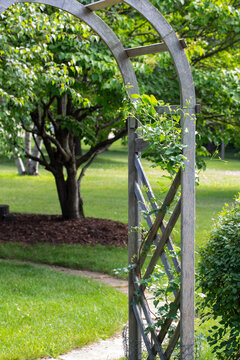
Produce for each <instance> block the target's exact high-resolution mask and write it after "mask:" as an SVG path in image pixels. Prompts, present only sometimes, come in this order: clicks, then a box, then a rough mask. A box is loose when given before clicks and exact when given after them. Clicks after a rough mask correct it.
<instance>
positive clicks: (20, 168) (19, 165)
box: [15, 149, 26, 175]
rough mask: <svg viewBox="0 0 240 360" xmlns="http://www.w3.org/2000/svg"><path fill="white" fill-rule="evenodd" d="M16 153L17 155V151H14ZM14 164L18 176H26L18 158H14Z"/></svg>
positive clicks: (21, 162)
mask: <svg viewBox="0 0 240 360" xmlns="http://www.w3.org/2000/svg"><path fill="white" fill-rule="evenodd" d="M16 153H17V149H16ZM15 164H16V166H17V169H18V174H19V175H25V174H26V171H25V167H24V164H23V161H22V159H21V158H20V156H17V157H16V159H15Z"/></svg>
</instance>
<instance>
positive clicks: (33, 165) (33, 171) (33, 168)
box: [29, 136, 43, 175]
mask: <svg viewBox="0 0 240 360" xmlns="http://www.w3.org/2000/svg"><path fill="white" fill-rule="evenodd" d="M36 142H37V145H36V144H35V146H34V148H33V156H34V157H37V158H39V157H40V151H39V149H41V147H42V143H43V141H42V138H41V137H40V136H37V139H36ZM38 168H39V162H38V161H34V160H31V161H30V165H29V175H39V173H38Z"/></svg>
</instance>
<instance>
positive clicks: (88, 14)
mask: <svg viewBox="0 0 240 360" xmlns="http://www.w3.org/2000/svg"><path fill="white" fill-rule="evenodd" d="M17 3H35V4H36V3H39V4H45V5H51V6H53V7H55V8H58V9H61V10H64V11H66V12H68V13H69V14H72V15H74V16H76V17H77V18H78V19H80V20H82V21H83V22H84V23H85V24H87V25H89V26H90V27H91V28H92V29H93V30H94V31H95V32H96V34H98V35H99V36H100V38H101V39H102V40H103V41H104V42H105V44H106V45H107V47H108V48H109V49H110V51H111V52H112V54H113V56H114V58H115V60H116V62H117V64H118V66H119V69H120V71H121V74H122V77H123V81H124V84H125V86H126V88H127V91H128V93H129V95H131V94H137V93H138V92H139V91H138V83H137V79H136V75H135V72H134V70H133V66H132V63H131V61H130V59H129V57H128V56H127V54H126V52H125V50H124V47H123V45H122V43H121V42H120V40H119V39H118V38H117V36H116V35H115V33H114V32H113V31H112V30H111V29H110V28H109V26H108V25H107V24H105V22H104V21H103V20H102V19H101V18H100V17H99V16H97V15H96V14H95V13H94V12H92V11H90V10H88V9H87V8H86V7H85V6H84V5H82V4H81V3H79V2H78V1H76V0H67V1H65V0H38V1H36V0H7V1H6V0H0V14H1V13H2V12H3V11H5V10H6V9H7V8H9V7H10V6H11V5H14V4H17Z"/></svg>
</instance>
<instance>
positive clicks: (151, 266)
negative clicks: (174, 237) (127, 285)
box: [143, 199, 181, 279]
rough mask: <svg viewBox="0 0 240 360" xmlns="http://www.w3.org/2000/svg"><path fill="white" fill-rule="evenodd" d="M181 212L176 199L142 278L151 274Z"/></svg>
mask: <svg viewBox="0 0 240 360" xmlns="http://www.w3.org/2000/svg"><path fill="white" fill-rule="evenodd" d="M180 213H181V199H180V200H179V201H178V203H177V206H176V207H175V209H174V211H173V213H172V215H171V217H170V219H169V221H168V224H167V227H166V230H165V231H164V233H163V234H162V236H161V237H160V240H159V243H158V245H157V247H156V249H155V251H154V253H153V255H152V257H151V260H150V263H149V265H148V267H147V269H146V272H145V274H144V277H143V278H144V279H148V278H149V276H150V275H151V274H152V272H153V270H154V267H155V265H156V264H157V261H158V258H159V256H161V254H162V252H163V250H164V246H165V244H166V242H167V240H168V238H169V236H170V234H171V232H172V229H173V228H174V226H175V224H176V222H177V220H178V217H179V215H180Z"/></svg>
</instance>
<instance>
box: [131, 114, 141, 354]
mask: <svg viewBox="0 0 240 360" xmlns="http://www.w3.org/2000/svg"><path fill="white" fill-rule="evenodd" d="M136 127H137V124H136V120H135V119H133V118H129V120H128V263H129V264H134V263H135V262H136V260H137V254H138V248H139V240H140V239H139V238H140V234H139V231H138V227H139V224H140V222H141V217H140V210H139V205H138V201H137V198H136V195H135V190H134V189H135V183H136V182H138V174H137V170H136V167H135V140H136ZM134 291H135V287H134V283H133V277H132V271H130V273H129V281H128V299H129V320H128V323H129V328H128V338H129V344H128V348H129V360H141V358H142V355H141V333H140V329H139V326H138V323H137V320H136V317H135V315H134V311H133V307H132V301H133V300H132V299H133V296H134Z"/></svg>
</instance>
